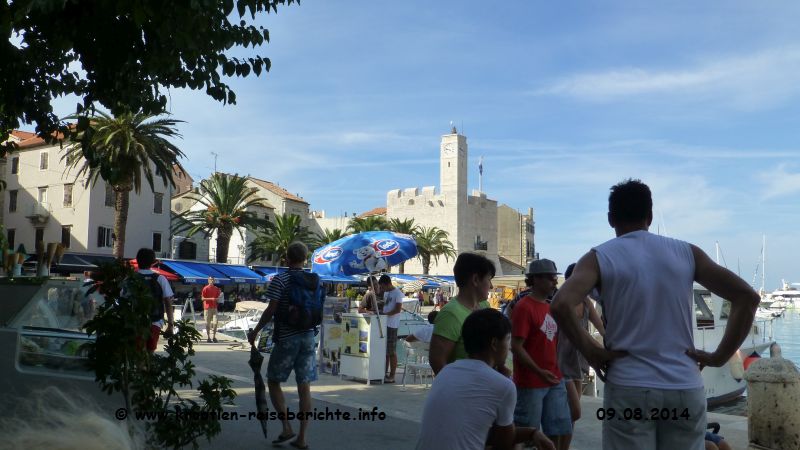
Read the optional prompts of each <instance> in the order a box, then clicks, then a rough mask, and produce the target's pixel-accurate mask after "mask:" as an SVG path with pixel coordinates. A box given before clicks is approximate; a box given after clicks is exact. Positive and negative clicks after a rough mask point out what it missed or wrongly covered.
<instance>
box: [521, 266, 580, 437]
mask: <svg viewBox="0 0 800 450" xmlns="http://www.w3.org/2000/svg"><path fill="white" fill-rule="evenodd" d="M526 277H527V278H528V279H529V280H530V282H531V283H530V284H531V286H530V288H531V289H530V293H529V294H528V295H527V296H525V297H523V298H522V299H520V301H519V302H518V303H517V305H516V307H514V314H513V315H512V318H511V323H512V327H511V335H512V339H511V352H512V353H513V355H514V384H515V385H516V386H517V406H516V409H515V410H514V422H515V423H516V424H517V426H522V427H534V428H540V429H541V430H542V431H543V432H544V434H546V435H547V437H549V438H550V440H552V441H553V443H554V444H555V446H556V448H557V449H559V450H567V449H568V448H569V441H570V438H571V437H572V418H571V415H570V410H569V403H568V400H567V389H566V386H565V384H564V379H563V377H562V376H561V371H560V370H559V369H558V357H557V352H556V349H557V346H558V326H557V325H556V322H555V320H553V317H552V316H551V315H550V304H549V303H548V297H550V296H551V295H552V294H553V292H554V291H555V289H556V286H557V285H558V271H557V270H556V264H555V263H554V262H553V261H550V260H549V259H540V260H535V261H531V263H530V264H529V265H528V273H527V274H526Z"/></svg>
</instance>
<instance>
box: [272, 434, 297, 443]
mask: <svg viewBox="0 0 800 450" xmlns="http://www.w3.org/2000/svg"><path fill="white" fill-rule="evenodd" d="M294 436H295V434H294V433H290V434H286V435H284V434H281V435H279V436H278V439H275V440H274V441H272V443H273V444H280V443H282V442H286V441H288V440H289V439H291V438H293V437H294Z"/></svg>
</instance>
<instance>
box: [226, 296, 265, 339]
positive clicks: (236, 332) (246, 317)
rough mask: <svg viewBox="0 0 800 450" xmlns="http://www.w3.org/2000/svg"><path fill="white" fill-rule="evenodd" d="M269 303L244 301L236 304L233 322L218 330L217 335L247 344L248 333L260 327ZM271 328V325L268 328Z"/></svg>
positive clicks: (232, 317)
mask: <svg viewBox="0 0 800 450" xmlns="http://www.w3.org/2000/svg"><path fill="white" fill-rule="evenodd" d="M267 305H268V303H263V302H256V301H244V302H239V303H237V304H236V310H235V311H234V315H233V316H231V320H230V321H228V322H226V323H225V324H224V325H222V326H220V327H218V328H217V334H223V335H225V336H226V337H231V338H233V339H234V340H236V341H241V342H247V332H248V331H250V330H252V329H253V328H255V327H256V325H258V321H259V319H261V315H262V314H263V313H264V310H265V309H267ZM267 328H269V325H268V326H267Z"/></svg>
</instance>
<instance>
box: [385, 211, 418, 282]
mask: <svg viewBox="0 0 800 450" xmlns="http://www.w3.org/2000/svg"><path fill="white" fill-rule="evenodd" d="M389 229H390V230H391V231H394V232H395V233H402V234H410V235H411V236H416V235H417V233H419V226H417V225H416V224H414V219H403V220H400V219H398V218H393V219H391V220H389ZM397 270H398V271H399V272H400V273H405V272H406V263H405V262H401V263H400V264H399V267H398V268H397Z"/></svg>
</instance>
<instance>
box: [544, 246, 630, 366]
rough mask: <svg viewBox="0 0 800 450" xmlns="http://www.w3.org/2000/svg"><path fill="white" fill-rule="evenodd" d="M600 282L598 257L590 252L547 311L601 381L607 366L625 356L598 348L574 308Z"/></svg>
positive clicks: (621, 353)
mask: <svg viewBox="0 0 800 450" xmlns="http://www.w3.org/2000/svg"><path fill="white" fill-rule="evenodd" d="M599 280H600V265H599V264H598V263H597V255H596V254H595V253H594V252H593V251H590V252H588V253H586V254H585V255H583V256H582V257H581V259H580V260H578V263H577V264H576V265H575V270H574V271H573V272H572V276H571V277H569V280H567V281H566V282H565V283H564V285H563V286H561V289H559V290H558V292H557V293H556V296H555V298H553V303H552V305H551V306H550V311H551V313H552V314H553V318H554V319H555V320H556V323H557V324H558V329H559V332H563V333H564V334H565V335H566V337H567V339H569V340H570V341H571V342H572V343H573V344H574V345H575V347H576V348H577V349H578V350H579V351H580V352H581V353H582V354H583V356H584V357H585V358H586V360H587V361H588V362H589V364H591V366H592V367H594V369H595V370H596V371H597V372H598V375H599V376H600V378H601V379H604V378H605V373H606V371H607V370H608V365H609V363H610V362H611V361H612V360H613V359H615V358H619V357H621V356H625V355H626V353H625V352H624V351H611V350H606V349H604V348H603V347H601V346H600V344H599V343H598V342H597V341H595V340H594V339H593V338H592V336H590V335H589V332H588V331H586V330H585V329H584V328H583V327H582V326H581V324H580V321H579V320H578V315H577V314H575V307H576V306H577V305H579V304H580V303H581V302H583V300H584V299H585V298H586V296H587V295H589V292H590V291H591V290H592V288H594V287H595V286H596V285H597V283H598V281H599Z"/></svg>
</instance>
